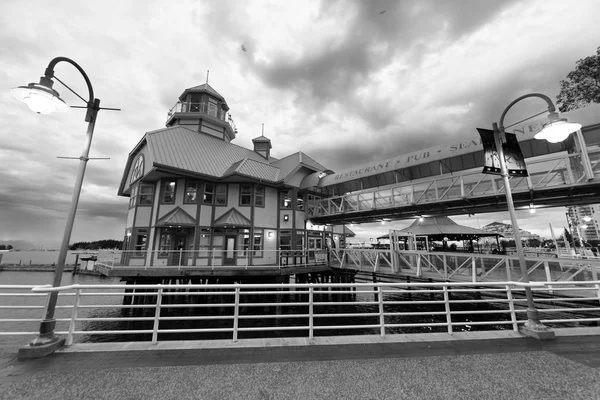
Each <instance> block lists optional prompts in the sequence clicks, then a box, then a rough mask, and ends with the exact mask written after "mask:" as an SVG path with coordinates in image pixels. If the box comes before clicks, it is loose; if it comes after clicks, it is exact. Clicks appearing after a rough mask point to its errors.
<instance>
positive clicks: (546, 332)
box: [519, 308, 556, 340]
mask: <svg viewBox="0 0 600 400" xmlns="http://www.w3.org/2000/svg"><path fill="white" fill-rule="evenodd" d="M519 332H520V333H521V334H522V335H525V336H528V337H532V338H535V339H538V340H552V339H556V334H555V333H554V331H552V330H550V329H549V328H548V327H547V326H546V325H544V324H542V323H541V322H540V318H539V314H538V311H537V310H536V309H529V308H528V309H527V322H525V324H524V325H522V326H520V327H519Z"/></svg>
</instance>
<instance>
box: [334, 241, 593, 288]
mask: <svg viewBox="0 0 600 400" xmlns="http://www.w3.org/2000/svg"><path fill="white" fill-rule="evenodd" d="M330 260H331V262H330V265H331V266H333V267H337V268H343V269H351V270H357V271H362V272H377V273H382V274H390V275H401V276H414V277H421V278H431V279H434V280H446V281H454V282H456V281H458V282H465V281H468V282H488V281H490V282H498V281H503V280H507V281H513V280H514V281H522V280H523V276H522V274H521V268H520V265H519V260H518V257H517V256H516V255H500V254H477V253H461V252H429V251H395V252H394V251H391V250H375V249H334V250H332V251H331V257H330ZM525 261H526V264H527V269H528V271H529V279H530V280H532V281H542V282H555V281H577V282H580V281H597V280H598V278H599V275H600V259H598V258H590V259H585V258H556V257H550V256H546V257H525Z"/></svg>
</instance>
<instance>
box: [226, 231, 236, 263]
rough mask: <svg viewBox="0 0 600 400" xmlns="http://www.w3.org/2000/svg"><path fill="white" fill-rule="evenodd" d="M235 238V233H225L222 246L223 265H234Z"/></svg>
mask: <svg viewBox="0 0 600 400" xmlns="http://www.w3.org/2000/svg"><path fill="white" fill-rule="evenodd" d="M235 238H236V235H225V245H224V246H223V265H235V258H236V257H235V244H236V243H235V241H236V240H235Z"/></svg>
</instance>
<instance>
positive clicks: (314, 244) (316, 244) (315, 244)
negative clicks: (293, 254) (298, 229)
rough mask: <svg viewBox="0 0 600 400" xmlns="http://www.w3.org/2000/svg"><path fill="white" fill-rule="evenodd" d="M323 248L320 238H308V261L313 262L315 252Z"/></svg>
mask: <svg viewBox="0 0 600 400" xmlns="http://www.w3.org/2000/svg"><path fill="white" fill-rule="evenodd" d="M322 248H323V239H321V238H320V237H310V236H309V237H308V261H309V262H315V252H317V251H318V250H321V249H322Z"/></svg>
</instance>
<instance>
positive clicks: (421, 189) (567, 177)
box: [307, 147, 600, 218]
mask: <svg viewBox="0 0 600 400" xmlns="http://www.w3.org/2000/svg"><path fill="white" fill-rule="evenodd" d="M588 155H589V157H590V160H591V164H592V172H593V173H594V176H598V175H599V174H600V151H599V150H598V149H597V147H594V148H592V149H590V151H589V153H588ZM581 163H582V161H581V155H580V154H578V153H575V154H565V153H557V154H552V155H550V156H548V157H545V158H544V159H541V160H533V161H529V162H528V164H527V168H528V172H529V177H515V176H513V177H511V178H510V180H511V189H512V192H513V193H518V192H528V191H530V190H534V191H535V190H542V189H548V188H554V187H559V186H564V185H569V186H570V185H577V184H582V183H586V176H585V174H584V173H583V167H582V166H581V165H582V164H581ZM575 166H579V167H575ZM504 194H505V193H504V185H503V184H502V178H501V177H499V176H496V175H489V174H483V173H482V172H481V168H480V167H479V168H474V169H469V170H464V171H458V172H457V173H455V174H444V175H437V176H433V177H429V178H423V179H419V180H415V181H405V182H401V183H397V184H394V185H389V186H384V187H377V188H373V189H366V190H363V191H360V192H354V193H349V194H346V195H343V196H335V197H329V198H324V199H320V200H315V201H312V202H310V203H309V204H308V208H307V211H308V217H309V218H310V217H319V216H327V215H336V214H344V213H350V212H358V211H368V210H374V209H378V210H381V209H387V208H396V207H404V206H414V205H418V204H429V203H440V202H447V201H452V200H459V199H464V198H478V197H489V196H503V195H504Z"/></svg>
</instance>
